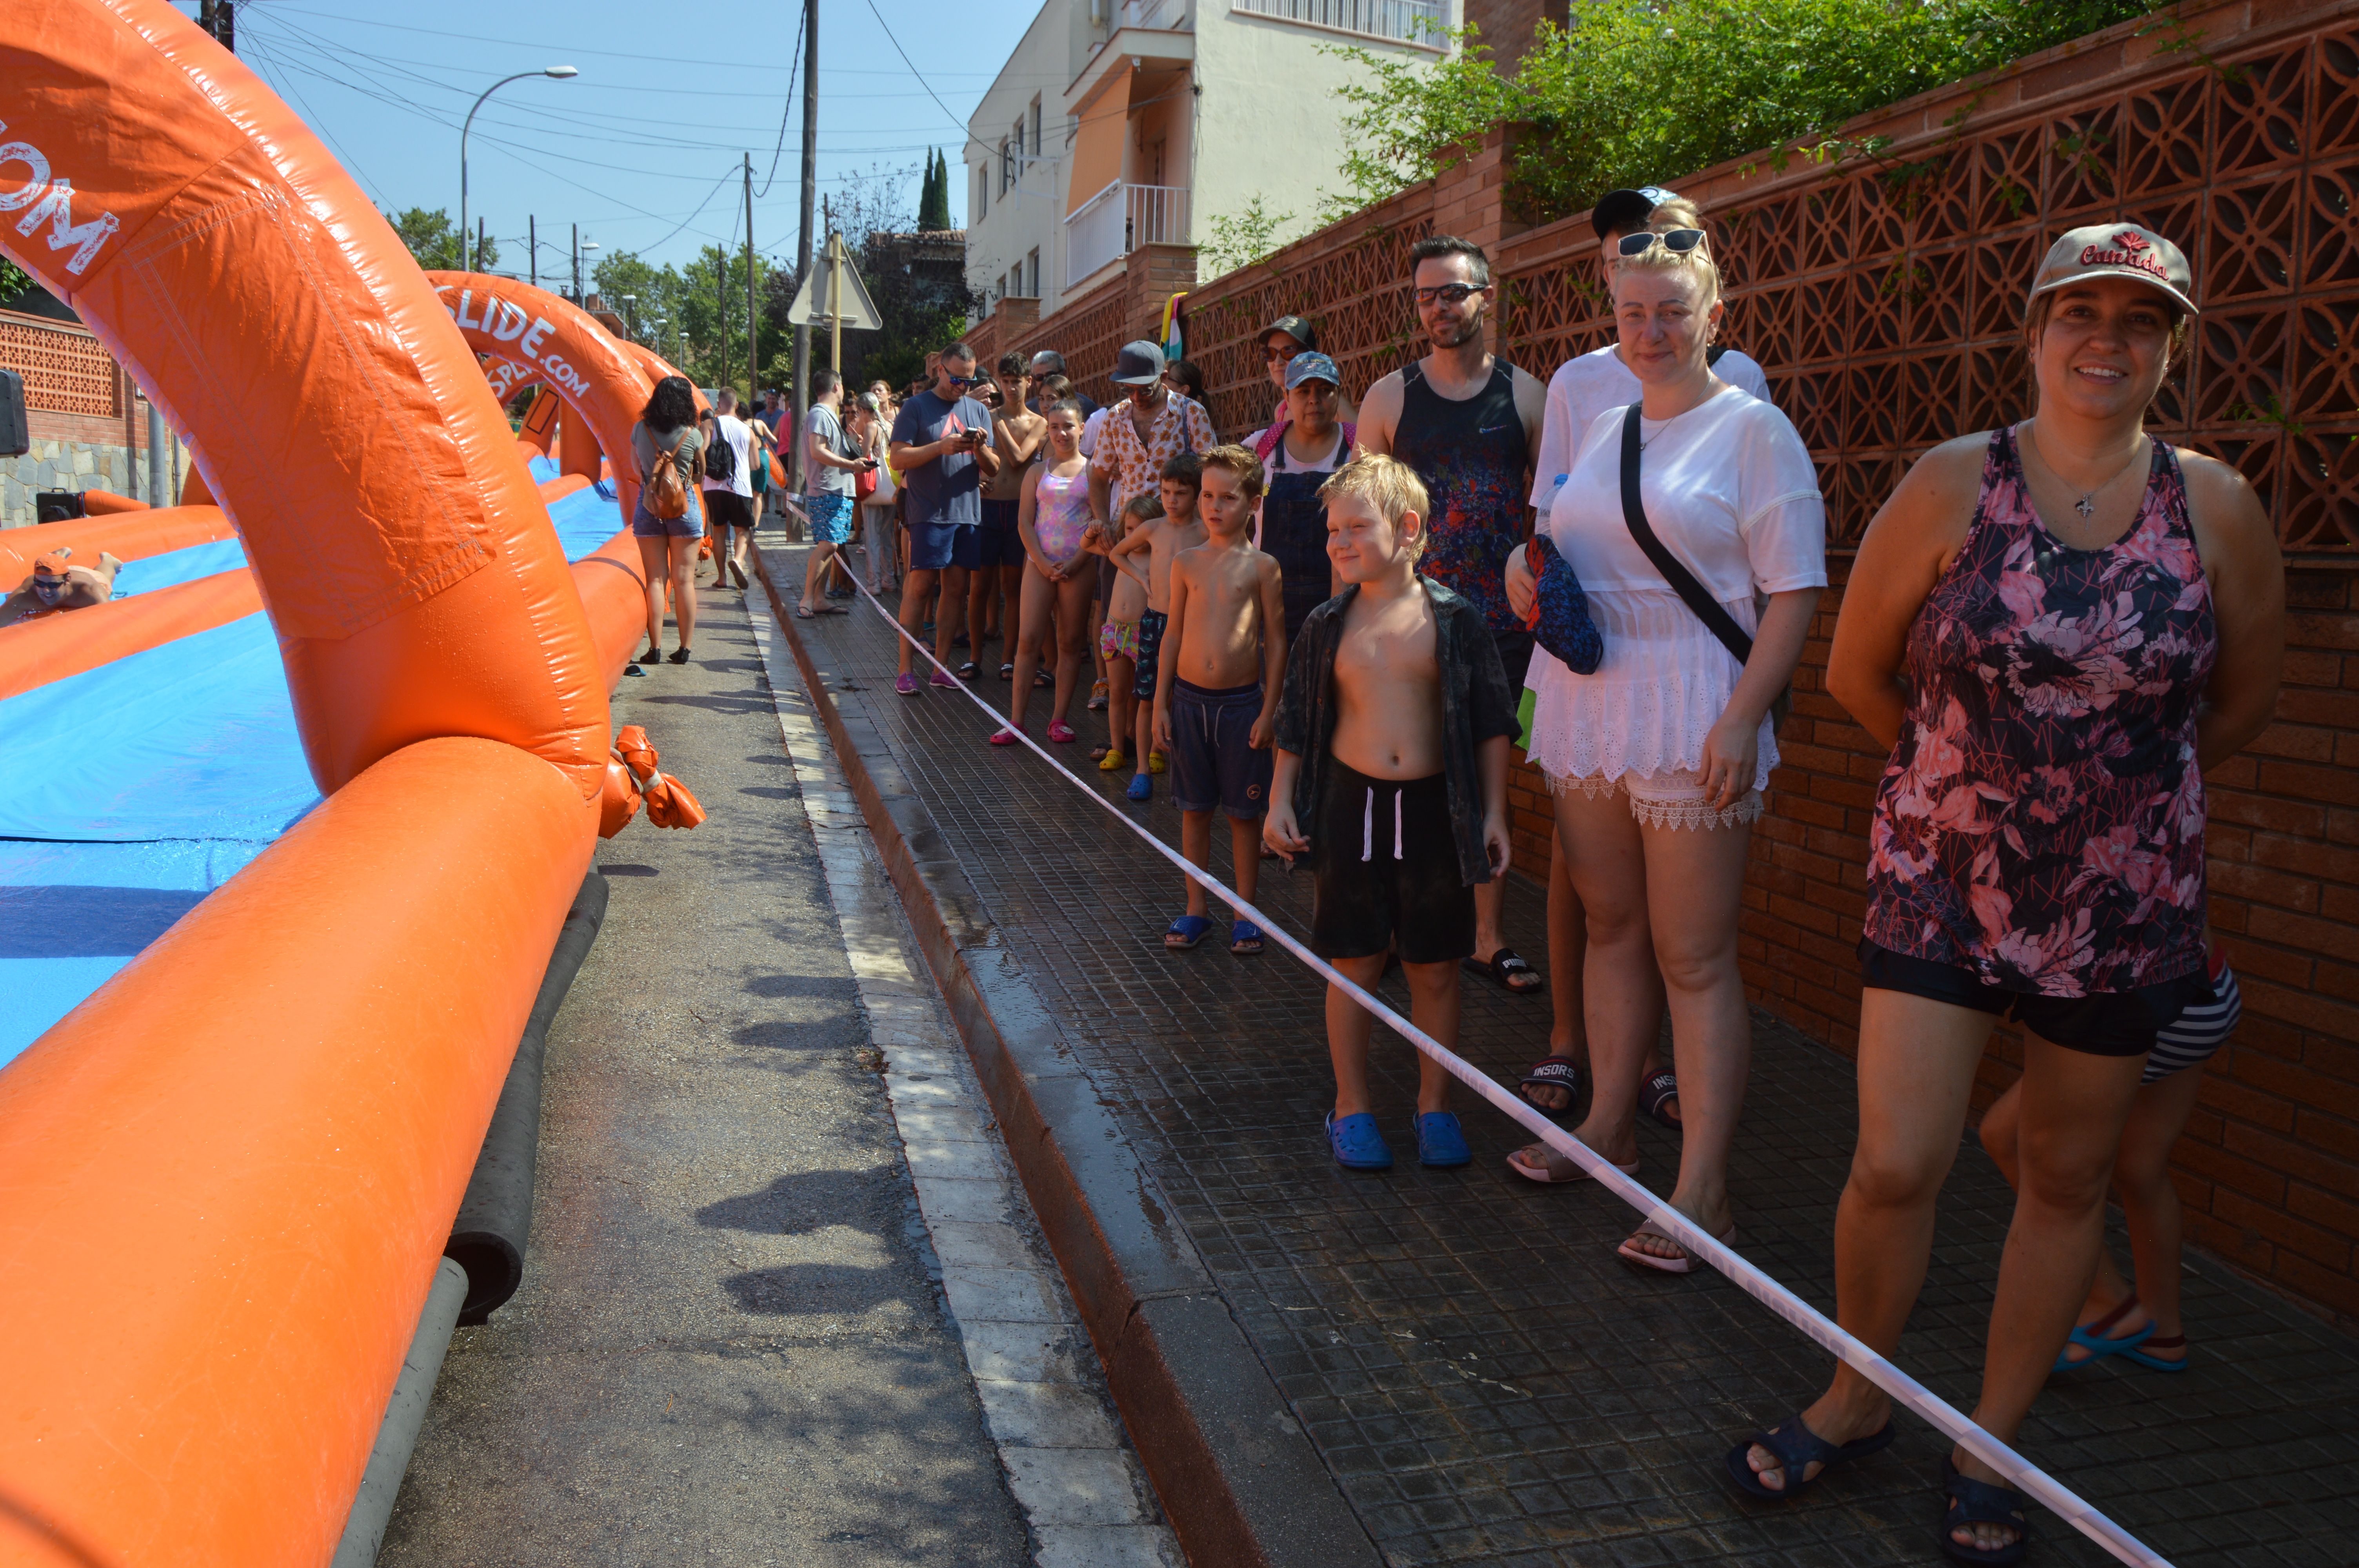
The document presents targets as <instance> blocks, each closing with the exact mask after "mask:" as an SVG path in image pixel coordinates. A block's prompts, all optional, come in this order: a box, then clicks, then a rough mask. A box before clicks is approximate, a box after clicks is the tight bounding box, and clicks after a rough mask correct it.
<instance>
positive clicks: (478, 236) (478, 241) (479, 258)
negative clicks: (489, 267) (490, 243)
mask: <svg viewBox="0 0 2359 1568" xmlns="http://www.w3.org/2000/svg"><path fill="white" fill-rule="evenodd" d="M475 270H476V271H477V272H481V271H483V270H484V215H483V214H482V213H480V212H478V213H477V214H475Z"/></svg>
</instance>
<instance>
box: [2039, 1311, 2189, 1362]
mask: <svg viewBox="0 0 2359 1568" xmlns="http://www.w3.org/2000/svg"><path fill="white" fill-rule="evenodd" d="M2137 1304H2138V1299H2137V1297H2136V1294H2135V1293H2133V1294H2131V1295H2130V1296H2129V1297H2127V1298H2126V1299H2125V1300H2124V1301H2123V1303H2122V1304H2121V1305H2119V1306H2117V1307H2115V1308H2114V1310H2113V1311H2111V1312H2109V1313H2107V1314H2105V1315H2104V1316H2103V1317H2101V1318H2098V1319H2097V1320H2096V1321H2095V1322H2093V1323H2083V1324H2076V1325H2073V1328H2072V1343H2073V1344H2075V1345H2077V1346H2080V1347H2081V1348H2082V1349H2083V1350H2085V1351H2087V1352H2088V1354H2087V1355H2086V1356H2083V1357H2081V1359H2079V1360H2077V1361H2075V1360H2074V1359H2072V1357H2070V1356H2068V1355H2066V1354H2065V1353H2064V1352H2063V1351H2061V1350H2060V1351H2058V1352H2057V1353H2056V1365H2055V1366H2053V1367H2051V1368H2049V1370H2050V1371H2052V1372H2077V1371H2079V1370H2080V1369H2081V1368H2083V1367H2093V1366H2095V1365H2096V1364H2097V1363H2098V1362H2100V1361H2102V1360H2104V1358H2105V1357H2108V1356H2121V1355H2125V1354H2126V1353H2128V1352H2130V1351H2133V1350H2136V1348H2137V1347H2138V1346H2141V1345H2144V1344H2145V1343H2146V1342H2147V1340H2149V1339H2152V1338H2153V1337H2154V1331H2155V1330H2156V1329H2158V1328H2159V1327H2161V1326H2162V1325H2160V1324H2158V1323H2155V1322H2152V1321H2151V1320H2149V1321H2148V1322H2147V1325H2146V1327H2145V1328H2143V1329H2141V1330H2140V1331H2139V1332H2137V1333H2136V1334H2125V1335H2124V1336H2121V1337H2120V1338H2118V1339H2108V1338H2106V1337H2105V1330H2107V1329H2109V1328H2111V1327H2113V1326H2114V1325H2115V1324H2117V1323H2119V1322H2121V1321H2122V1319H2123V1318H2125V1317H2126V1316H2127V1315H2129V1311H2130V1309H2131V1308H2132V1307H2134V1306H2136V1305H2137Z"/></svg>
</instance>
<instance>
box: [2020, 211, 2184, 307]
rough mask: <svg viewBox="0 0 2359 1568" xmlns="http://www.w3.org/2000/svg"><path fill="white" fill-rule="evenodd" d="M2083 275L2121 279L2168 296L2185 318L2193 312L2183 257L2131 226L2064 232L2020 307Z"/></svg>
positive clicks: (2156, 237)
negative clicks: (2136, 282)
mask: <svg viewBox="0 0 2359 1568" xmlns="http://www.w3.org/2000/svg"><path fill="white" fill-rule="evenodd" d="M2085 277H2127V278H2134V279H2136V281H2138V282H2139V283H2143V284H2147V285H2149V286H2150V287H2154V288H2156V289H2158V290H2159V291H2160V292H2162V293H2164V294H2167V295H2169V296H2170V297H2171V298H2172V299H2174V300H2176V301H2177V302H2178V303H2179V306H2180V308H2181V309H2183V310H2185V311H2186V312H2187V313H2188V314H2189V315H2190V316H2195V315H2200V314H2201V312H2200V311H2198V310H2197V309H2196V308H2195V269H2194V268H2193V267H2191V266H2190V265H2187V253H2186V252H2184V251H2182V250H2180V248H2179V247H2178V246H2177V245H2174V244H2172V243H2170V242H2169V240H2166V239H2164V238H2163V237H2162V236H2161V235H2160V234H2158V233H2156V232H2154V231H2153V230H2152V229H2148V228H2144V227H2141V226H2140V225H2138V224H2136V223H2092V224H2089V225H2088V226H2087V227H2085V228H2080V229H2071V230H2068V231H2066V232H2065V233H2064V235H2063V237H2062V238H2060V239H2059V240H2058V241H2057V242H2056V243H2054V244H2053V245H2050V246H2049V249H2048V259H2047V260H2045V261H2043V262H2041V263H2040V264H2039V271H2038V273H2036V274H2034V275H2033V276H2032V279H2031V292H2030V293H2029V294H2027V295H2026V296H2024V301H2023V302H2024V304H2026V305H2029V304H2030V303H2031V302H2032V301H2033V300H2035V299H2037V298H2038V297H2040V296H2041V295H2043V294H2046V293H2048V292H2049V290H2051V289H2057V288H2062V287H2064V286H2065V285H2067V284H2072V283H2078V282H2080V281H2081V280H2082V278H2085Z"/></svg>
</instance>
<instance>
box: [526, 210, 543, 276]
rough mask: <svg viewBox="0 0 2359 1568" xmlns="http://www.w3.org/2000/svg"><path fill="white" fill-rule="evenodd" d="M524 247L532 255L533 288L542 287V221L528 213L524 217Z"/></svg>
mask: <svg viewBox="0 0 2359 1568" xmlns="http://www.w3.org/2000/svg"><path fill="white" fill-rule="evenodd" d="M524 246H525V249H527V250H528V251H530V252H531V253H532V286H533V287H535V288H538V287H540V220H539V219H538V218H536V217H534V216H533V215H532V214H531V213H529V212H527V213H526V214H525V217H524Z"/></svg>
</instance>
